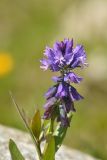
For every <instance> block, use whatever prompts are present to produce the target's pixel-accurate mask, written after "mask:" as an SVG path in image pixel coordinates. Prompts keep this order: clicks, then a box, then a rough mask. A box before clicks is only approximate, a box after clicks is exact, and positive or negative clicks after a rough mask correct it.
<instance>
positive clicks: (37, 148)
mask: <svg viewBox="0 0 107 160" xmlns="http://www.w3.org/2000/svg"><path fill="white" fill-rule="evenodd" d="M10 96H11V98H12V100H13V103H14V105H15V107H16V109H17V110H18V112H19V115H20V116H21V118H22V120H23V122H24V124H25V126H26V128H27V129H28V131H29V133H30V135H31V138H32V140H33V142H34V144H35V147H36V150H37V153H38V157H39V159H41V151H40V149H39V147H38V143H37V139H36V138H35V136H34V135H33V132H32V130H31V128H30V127H29V124H28V122H27V119H26V116H25V112H24V110H23V109H20V108H19V106H18V104H17V103H16V101H15V99H14V97H13V95H12V93H11V92H10Z"/></svg>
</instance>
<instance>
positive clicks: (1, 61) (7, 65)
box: [0, 52, 13, 77]
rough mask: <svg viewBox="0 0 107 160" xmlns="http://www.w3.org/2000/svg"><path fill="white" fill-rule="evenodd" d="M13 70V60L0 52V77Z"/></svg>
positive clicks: (7, 54)
mask: <svg viewBox="0 0 107 160" xmlns="http://www.w3.org/2000/svg"><path fill="white" fill-rule="evenodd" d="M12 69H13V58H12V56H11V55H10V54H9V53H6V52H0V77H1V76H4V75H6V74H7V73H9V72H10V71H11V70H12Z"/></svg>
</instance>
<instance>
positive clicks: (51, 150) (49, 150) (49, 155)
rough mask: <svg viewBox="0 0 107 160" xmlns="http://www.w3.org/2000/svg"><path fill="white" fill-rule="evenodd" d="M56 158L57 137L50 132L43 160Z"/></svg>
mask: <svg viewBox="0 0 107 160" xmlns="http://www.w3.org/2000/svg"><path fill="white" fill-rule="evenodd" d="M54 159H55V139H54V137H53V136H52V135H51V134H50V135H48V137H47V141H46V144H45V149H44V152H43V160H54Z"/></svg>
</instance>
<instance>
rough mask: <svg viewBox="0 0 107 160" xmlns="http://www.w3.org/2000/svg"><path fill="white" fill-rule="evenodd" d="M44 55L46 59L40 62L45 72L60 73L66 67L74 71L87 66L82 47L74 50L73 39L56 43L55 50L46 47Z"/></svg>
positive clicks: (79, 46) (78, 46)
mask: <svg viewBox="0 0 107 160" xmlns="http://www.w3.org/2000/svg"><path fill="white" fill-rule="evenodd" d="M44 55H45V56H46V58H44V59H42V60H41V61H40V62H41V64H42V66H41V68H42V69H44V70H47V69H50V70H52V71H54V72H55V71H60V70H62V69H64V68H65V67H66V69H67V68H69V69H73V68H75V67H82V66H84V65H85V61H86V54H85V50H84V47H83V46H82V45H77V46H76V47H75V48H73V39H72V40H69V39H64V41H61V42H56V43H55V44H54V46H53V48H49V47H46V49H45V53H44Z"/></svg>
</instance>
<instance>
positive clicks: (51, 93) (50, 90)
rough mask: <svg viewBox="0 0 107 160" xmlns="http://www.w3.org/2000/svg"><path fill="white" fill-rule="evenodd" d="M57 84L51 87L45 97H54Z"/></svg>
mask: <svg viewBox="0 0 107 160" xmlns="http://www.w3.org/2000/svg"><path fill="white" fill-rule="evenodd" d="M57 86H58V85H54V86H53V87H51V88H49V89H48V91H47V92H46V93H45V97H46V99H49V98H51V97H54V96H55V94H56V91H57Z"/></svg>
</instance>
